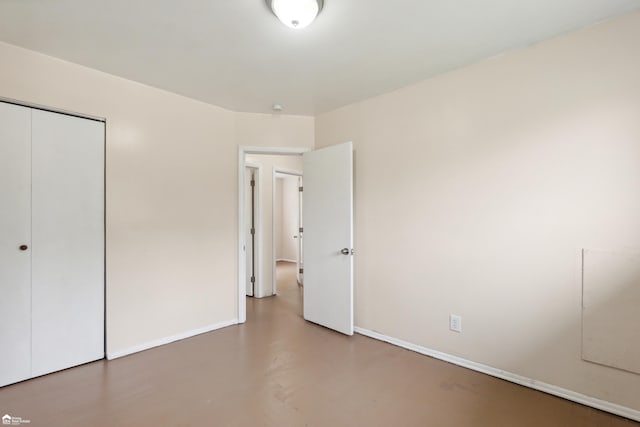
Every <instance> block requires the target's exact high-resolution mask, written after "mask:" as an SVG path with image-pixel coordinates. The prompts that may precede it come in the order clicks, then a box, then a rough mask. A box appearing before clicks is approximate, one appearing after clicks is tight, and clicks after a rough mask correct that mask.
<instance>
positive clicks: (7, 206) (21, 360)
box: [0, 103, 31, 386]
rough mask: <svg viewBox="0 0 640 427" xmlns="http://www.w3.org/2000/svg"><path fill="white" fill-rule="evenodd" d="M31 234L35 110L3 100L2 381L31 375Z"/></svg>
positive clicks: (0, 105) (0, 140) (0, 139)
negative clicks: (32, 143) (32, 149)
mask: <svg viewBox="0 0 640 427" xmlns="http://www.w3.org/2000/svg"><path fill="white" fill-rule="evenodd" d="M30 235H31V110H30V109H29V108H25V107H19V106H16V105H12V104H6V103H0V343H1V346H2V350H1V351H0V386H3V385H7V384H11V383H14V382H17V381H21V380H24V379H26V378H29V377H30V376H31V359H30V357H29V355H30V352H31V257H30V247H31V241H30V240H31V236H30ZM22 245H26V246H28V247H29V248H28V249H26V250H21V249H20V246H22Z"/></svg>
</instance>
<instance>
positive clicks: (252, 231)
mask: <svg viewBox="0 0 640 427" xmlns="http://www.w3.org/2000/svg"><path fill="white" fill-rule="evenodd" d="M255 234H256V229H255V228H253V227H251V235H252V236H254V235H255Z"/></svg>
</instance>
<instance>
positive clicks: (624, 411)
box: [354, 326, 640, 421]
mask: <svg viewBox="0 0 640 427" xmlns="http://www.w3.org/2000/svg"><path fill="white" fill-rule="evenodd" d="M354 330H355V332H357V333H359V334H360V335H364V336H367V337H370V338H374V339H376V340H380V341H384V342H388V343H389V344H393V345H396V346H398V347H402V348H406V349H407V350H411V351H415V352H416V353H420V354H424V355H426V356H430V357H433V358H435V359H439V360H443V361H445V362H449V363H453V364H454V365H458V366H462V367H463V368H468V369H472V370H474V371H477V372H481V373H483V374H487V375H491V376H493V377H496V378H500V379H503V380H506V381H510V382H512V383H515V384H519V385H522V386H525V387H529V388H532V389H534V390H538V391H542V392H544V393H548V394H552V395H554V396H558V397H561V398H563V399H567V400H571V401H573V402H577V403H580V404H582V405H586V406H590V407H592V408H596V409H600V410H602V411H606V412H610V413H612V414H615V415H619V416H621V417H625V418H629V419H631V420H634V421H640V411H638V410H635V409H632V408H627V407H626V406H622V405H618V404H615V403H611V402H607V401H606V400H600V399H596V398H595V397H591V396H586V395H584V394H580V393H577V392H575V391H571V390H567V389H565V388H562V387H558V386H555V385H552V384H547V383H544V382H541V381H537V380H534V379H531V378H527V377H523V376H522V375H518V374H514V373H511V372H507V371H503V370H501V369H498V368H494V367H491V366H487V365H483V364H482V363H477V362H473V361H471V360H467V359H463V358H461V357H457V356H453V355H450V354H447V353H443V352H441V351H437V350H432V349H430V348H426V347H422V346H419V345H416V344H412V343H410V342H407V341H403V340H400V339H397V338H393V337H389V336H387V335H383V334H380V333H378V332H374V331H371V330H369V329H365V328H360V327H357V326H356V327H355V328H354Z"/></svg>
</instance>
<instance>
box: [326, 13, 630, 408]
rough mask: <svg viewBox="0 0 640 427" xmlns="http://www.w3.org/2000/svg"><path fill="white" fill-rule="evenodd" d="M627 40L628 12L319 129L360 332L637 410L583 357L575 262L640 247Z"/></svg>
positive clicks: (620, 374)
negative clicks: (455, 323) (588, 252)
mask: <svg viewBox="0 0 640 427" xmlns="http://www.w3.org/2000/svg"><path fill="white" fill-rule="evenodd" d="M639 40H640V13H634V14H631V15H627V16H625V17H621V18H619V19H615V20H613V21H610V22H606V23H603V24H600V25H597V26H594V27H591V28H588V29H586V30H583V31H580V32H577V33H573V34H570V35H567V36H564V37H561V38H558V39H554V40H550V41H547V42H544V43H541V44H539V45H536V46H533V47H530V48H527V49H524V50H519V51H515V52H511V53H508V54H506V55H503V56H500V57H497V58H493V59H491V60H488V61H485V62H482V63H479V64H476V65H474V66H470V67H467V68H464V69H460V70H458V71H455V72H450V73H448V74H446V75H442V76H440V77H437V78H433V79H430V80H427V81H424V82H422V83H419V84H417V85H414V86H411V87H407V88H405V89H402V90H398V91H395V92H393V93H389V94H386V95H383V96H379V97H376V98H372V99H369V100H367V101H364V102H360V103H357V104H353V105H350V106H347V107H344V108H341V109H339V110H336V111H333V112H329V113H327V114H323V115H320V116H319V117H317V118H316V145H317V146H318V147H323V146H327V145H331V144H334V143H339V142H343V141H347V140H352V141H354V143H355V183H356V188H355V248H356V251H357V252H356V253H357V257H356V258H355V269H356V270H355V277H356V288H355V301H356V324H357V325H358V326H361V327H364V328H368V329H371V330H374V331H378V332H380V333H383V334H386V335H389V336H392V337H396V338H400V339H403V340H406V341H409V342H412V343H415V344H418V345H421V346H424V347H428V348H432V349H436V350H440V351H442V352H446V353H450V354H453V355H457V356H460V357H463V358H466V359H470V360H473V361H476V362H480V363H483V364H487V365H490V366H493V367H497V368H500V369H504V370H506V371H510V372H514V373H517V374H520V375H523V376H526V377H530V378H534V379H536V380H540V381H544V382H547V383H551V384H554V385H558V386H560V387H563V388H567V389H570V390H574V391H577V392H579V393H583V394H586V395H589V396H593V397H597V398H600V399H604V400H608V401H611V402H615V403H618V404H621V405H624V406H627V407H630V408H633V409H636V410H640V376H639V375H637V374H632V373H628V372H624V371H621V370H616V369H613V368H608V367H604V366H600V365H596V364H593V363H588V362H584V361H582V360H581V351H580V344H581V249H582V248H603V249H621V248H626V249H633V248H636V249H637V248H639V247H640V191H639V190H638V183H640V77H639V76H640V55H639V54H638V41H639ZM450 313H455V314H459V315H461V316H462V319H463V322H462V325H463V332H462V333H461V334H457V333H454V332H450V331H449V330H448V316H449V314H450ZM636 349H637V347H636Z"/></svg>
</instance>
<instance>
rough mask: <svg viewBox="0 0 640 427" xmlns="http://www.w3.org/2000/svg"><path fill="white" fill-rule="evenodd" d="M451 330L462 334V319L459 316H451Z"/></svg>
mask: <svg viewBox="0 0 640 427" xmlns="http://www.w3.org/2000/svg"><path fill="white" fill-rule="evenodd" d="M449 329H451V330H452V331H454V332H462V317H460V316H458V315H457V314H450V315H449Z"/></svg>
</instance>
